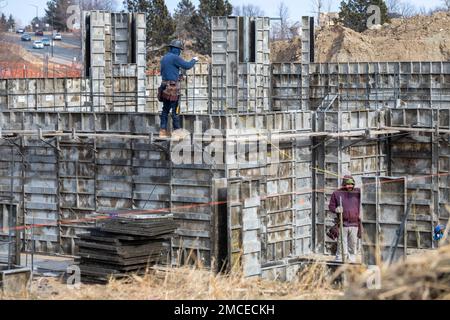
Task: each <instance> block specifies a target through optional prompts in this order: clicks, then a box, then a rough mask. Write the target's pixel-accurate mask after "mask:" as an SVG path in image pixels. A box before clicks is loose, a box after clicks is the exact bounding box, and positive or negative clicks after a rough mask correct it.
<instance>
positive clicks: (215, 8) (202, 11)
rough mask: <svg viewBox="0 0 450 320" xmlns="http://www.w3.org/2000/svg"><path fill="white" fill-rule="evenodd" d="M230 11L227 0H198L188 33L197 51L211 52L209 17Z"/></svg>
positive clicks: (231, 10) (226, 14) (229, 12)
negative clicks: (197, 6) (198, 3)
mask: <svg viewBox="0 0 450 320" xmlns="http://www.w3.org/2000/svg"><path fill="white" fill-rule="evenodd" d="M232 13H233V6H232V5H231V3H230V2H228V0H200V5H199V8H198V10H197V12H196V13H195V14H194V15H193V16H192V18H191V21H190V23H189V33H190V34H191V35H192V38H193V39H194V41H195V43H194V48H195V49H196V50H197V51H198V52H199V53H201V54H211V18H212V17H214V16H229V15H231V14H232Z"/></svg>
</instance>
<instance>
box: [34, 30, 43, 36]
mask: <svg viewBox="0 0 450 320" xmlns="http://www.w3.org/2000/svg"><path fill="white" fill-rule="evenodd" d="M34 35H35V36H37V37H42V36H44V31H42V30H37V31H36V32H35V33H34Z"/></svg>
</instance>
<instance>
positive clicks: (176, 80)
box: [158, 40, 199, 138]
mask: <svg viewBox="0 0 450 320" xmlns="http://www.w3.org/2000/svg"><path fill="white" fill-rule="evenodd" d="M183 50H184V45H183V43H182V42H181V41H180V40H173V41H172V42H171V43H170V44H169V52H168V53H167V54H166V55H165V56H164V57H163V58H162V59H161V77H162V83H161V86H160V88H159V89H158V100H159V101H161V102H162V103H163V110H162V113H161V130H160V132H159V136H160V137H161V138H168V137H169V136H170V135H169V133H168V131H167V122H168V118H169V113H170V112H171V111H172V120H173V130H174V132H175V131H179V129H180V128H181V123H180V117H179V102H180V95H181V91H180V82H181V80H182V75H181V74H180V69H184V70H189V69H192V68H193V67H194V65H195V64H196V63H197V62H198V61H199V59H198V58H197V57H194V58H193V59H192V60H191V61H189V62H188V61H185V60H183V59H182V58H181V57H180V55H181V52H182V51H183Z"/></svg>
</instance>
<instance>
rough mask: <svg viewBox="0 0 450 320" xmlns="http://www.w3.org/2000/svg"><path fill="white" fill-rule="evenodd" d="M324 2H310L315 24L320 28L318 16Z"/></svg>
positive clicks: (322, 0)
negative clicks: (315, 20)
mask: <svg viewBox="0 0 450 320" xmlns="http://www.w3.org/2000/svg"><path fill="white" fill-rule="evenodd" d="M324 2H325V0H311V4H312V6H313V13H315V14H317V24H318V25H319V26H320V15H321V13H322V11H323V7H324V5H325V3H324Z"/></svg>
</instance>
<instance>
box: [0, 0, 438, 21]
mask: <svg viewBox="0 0 450 320" xmlns="http://www.w3.org/2000/svg"><path fill="white" fill-rule="evenodd" d="M47 1H48V0H20V1H19V0H0V11H2V12H4V13H6V14H8V15H9V14H10V13H12V14H13V16H15V17H16V18H17V19H19V20H20V22H21V23H22V24H28V23H29V22H30V21H31V19H33V17H34V16H36V8H35V7H33V6H31V5H30V4H32V5H37V6H38V7H39V15H40V16H43V15H44V9H45V7H46V3H47ZM192 1H193V3H194V4H195V5H197V4H198V0H192ZM283 1H284V3H285V4H286V5H287V6H288V8H289V12H290V17H291V19H293V20H300V17H301V16H303V15H312V11H313V9H312V5H311V2H312V0H283ZM330 1H331V3H332V10H337V9H338V7H339V4H340V2H341V0H330ZM404 1H408V2H410V3H412V4H414V5H415V6H417V7H425V8H427V9H431V8H435V7H437V6H439V5H441V3H442V0H404ZM117 2H118V3H119V4H120V6H121V5H122V0H117ZM178 2H179V0H166V3H167V6H168V7H169V10H170V11H171V12H173V10H174V9H175V8H176V6H177V3H178ZM280 2H281V0H259V1H257V2H256V4H257V5H258V6H259V7H260V8H261V9H263V10H264V12H265V14H266V15H267V16H270V17H276V16H277V7H278V5H279V3H280ZM231 3H232V4H233V5H234V6H239V5H243V4H249V3H251V4H255V2H252V1H249V0H231ZM5 5H6V6H5Z"/></svg>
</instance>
